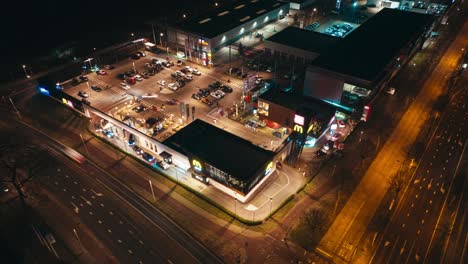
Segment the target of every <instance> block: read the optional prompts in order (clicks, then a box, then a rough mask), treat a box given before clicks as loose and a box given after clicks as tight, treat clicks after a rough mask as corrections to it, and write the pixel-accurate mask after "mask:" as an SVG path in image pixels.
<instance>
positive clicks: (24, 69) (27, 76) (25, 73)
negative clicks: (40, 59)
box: [23, 65, 31, 79]
mask: <svg viewBox="0 0 468 264" xmlns="http://www.w3.org/2000/svg"><path fill="white" fill-rule="evenodd" d="M23 71H24V76H26V78H28V79H29V78H31V76H29V75H28V73H27V72H26V65H23Z"/></svg>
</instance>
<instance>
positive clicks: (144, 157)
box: [141, 152, 154, 163]
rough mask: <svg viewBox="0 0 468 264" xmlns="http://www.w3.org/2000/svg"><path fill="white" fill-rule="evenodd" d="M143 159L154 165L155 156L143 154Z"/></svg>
mask: <svg viewBox="0 0 468 264" xmlns="http://www.w3.org/2000/svg"><path fill="white" fill-rule="evenodd" d="M141 157H142V158H143V159H144V160H146V161H147V162H149V163H152V162H153V161H154V157H153V155H151V154H149V153H147V152H143V154H142V155H141Z"/></svg>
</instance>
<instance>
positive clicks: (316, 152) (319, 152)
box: [315, 149, 326, 157]
mask: <svg viewBox="0 0 468 264" xmlns="http://www.w3.org/2000/svg"><path fill="white" fill-rule="evenodd" d="M325 154H326V153H325V152H323V151H322V149H319V150H317V151H315V156H317V157H320V156H323V155H325Z"/></svg>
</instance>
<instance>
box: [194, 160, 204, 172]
mask: <svg viewBox="0 0 468 264" xmlns="http://www.w3.org/2000/svg"><path fill="white" fill-rule="evenodd" d="M192 165H193V169H194V170H196V171H200V172H201V171H202V165H201V163H200V162H199V161H198V160H192Z"/></svg>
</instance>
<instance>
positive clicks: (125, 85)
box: [120, 82, 130, 90]
mask: <svg viewBox="0 0 468 264" xmlns="http://www.w3.org/2000/svg"><path fill="white" fill-rule="evenodd" d="M120 87H122V88H124V89H125V90H128V89H130V86H128V84H126V83H124V82H121V83H120Z"/></svg>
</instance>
